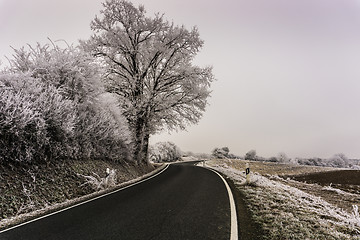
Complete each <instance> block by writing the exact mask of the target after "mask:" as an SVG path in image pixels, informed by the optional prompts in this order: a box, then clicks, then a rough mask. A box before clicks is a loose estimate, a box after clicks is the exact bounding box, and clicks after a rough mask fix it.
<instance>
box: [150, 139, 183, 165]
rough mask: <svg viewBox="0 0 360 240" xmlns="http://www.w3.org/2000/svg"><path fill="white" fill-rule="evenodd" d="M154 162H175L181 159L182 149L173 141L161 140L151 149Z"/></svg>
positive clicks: (151, 157) (151, 158)
mask: <svg viewBox="0 0 360 240" xmlns="http://www.w3.org/2000/svg"><path fill="white" fill-rule="evenodd" d="M149 156H150V160H152V161H153V162H175V161H177V160H179V159H181V150H180V149H179V148H178V147H177V146H176V145H175V144H174V143H172V142H159V143H156V144H155V145H154V146H150V149H149Z"/></svg>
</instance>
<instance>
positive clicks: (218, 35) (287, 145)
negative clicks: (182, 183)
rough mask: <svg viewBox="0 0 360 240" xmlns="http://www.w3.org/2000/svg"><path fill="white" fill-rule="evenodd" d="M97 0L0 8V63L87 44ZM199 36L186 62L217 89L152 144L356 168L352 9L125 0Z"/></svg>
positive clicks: (9, 2)
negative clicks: (195, 114) (200, 111)
mask: <svg viewBox="0 0 360 240" xmlns="http://www.w3.org/2000/svg"><path fill="white" fill-rule="evenodd" d="M101 2H102V1H99V0H91V1H89V0H62V1H57V0H31V1H29V0H0V36H1V37H0V55H1V56H0V59H1V61H2V62H3V63H4V64H6V59H5V58H4V55H6V56H11V53H12V50H11V48H10V46H13V47H15V48H19V47H20V46H23V45H25V44H27V43H30V44H34V43H36V42H41V43H46V42H47V37H49V38H51V39H52V40H58V39H64V40H66V41H67V42H68V43H70V44H71V43H74V44H77V40H78V39H87V38H88V37H89V36H90V34H91V31H90V27H89V23H90V21H91V20H92V19H93V18H94V16H95V15H96V14H98V13H99V11H100V9H101ZM133 3H134V4H135V5H138V4H143V5H144V6H145V9H147V12H148V14H149V15H153V14H154V12H160V13H165V17H166V18H167V19H168V20H173V21H174V23H175V24H179V25H181V24H184V25H185V26H187V27H188V28H190V27H192V26H198V28H199V31H200V36H201V38H202V39H203V40H204V41H205V45H204V48H203V49H202V50H201V53H200V54H199V55H198V57H197V58H196V60H195V63H196V64H197V65H200V66H207V65H212V66H213V67H214V74H215V76H216V78H217V81H216V82H215V83H214V84H213V86H212V90H213V93H212V97H211V99H210V100H209V106H208V108H207V111H206V112H205V114H204V116H203V118H202V119H201V120H200V122H199V124H198V125H195V126H190V127H189V128H188V131H187V132H173V133H171V135H168V134H167V133H164V134H161V135H158V136H154V137H152V142H157V141H172V142H174V143H175V144H177V145H178V146H179V147H180V148H181V149H182V150H184V151H193V152H205V153H210V152H211V150H212V149H214V148H215V147H223V146H227V147H229V149H230V152H232V153H235V154H238V155H244V154H245V153H246V152H247V151H249V150H251V149H255V150H256V151H257V153H258V155H260V156H264V157H270V156H275V155H277V153H279V152H285V153H286V154H287V155H288V156H290V157H330V156H332V155H333V154H335V153H344V154H346V155H347V156H348V157H354V158H355V157H356V158H360V1H359V0H346V1H345V0H292V1H289V0H222V1H218V0H213V1H209V0H176V1H169V0H134V1H133Z"/></svg>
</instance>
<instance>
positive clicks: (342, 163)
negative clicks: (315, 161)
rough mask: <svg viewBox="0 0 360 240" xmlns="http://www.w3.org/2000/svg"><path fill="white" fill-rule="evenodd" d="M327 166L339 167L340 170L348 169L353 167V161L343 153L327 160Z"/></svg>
mask: <svg viewBox="0 0 360 240" xmlns="http://www.w3.org/2000/svg"><path fill="white" fill-rule="evenodd" d="M327 166H329V167H338V168H348V167H351V161H350V160H349V159H348V158H347V157H346V156H345V154H343V153H338V154H335V155H334V156H332V157H331V158H329V159H327Z"/></svg>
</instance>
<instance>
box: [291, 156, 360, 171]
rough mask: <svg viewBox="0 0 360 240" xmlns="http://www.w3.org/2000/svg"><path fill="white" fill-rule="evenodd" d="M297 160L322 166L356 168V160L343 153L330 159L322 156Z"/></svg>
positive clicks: (302, 163)
mask: <svg viewBox="0 0 360 240" xmlns="http://www.w3.org/2000/svg"><path fill="white" fill-rule="evenodd" d="M296 162H297V163H298V164H301V165H310V166H321V167H336V168H354V169H356V167H357V166H356V162H355V160H351V159H348V158H347V157H346V156H345V155H344V154H343V153H338V154H335V155H334V156H333V157H331V158H328V159H321V158H308V159H302V158H297V159H296Z"/></svg>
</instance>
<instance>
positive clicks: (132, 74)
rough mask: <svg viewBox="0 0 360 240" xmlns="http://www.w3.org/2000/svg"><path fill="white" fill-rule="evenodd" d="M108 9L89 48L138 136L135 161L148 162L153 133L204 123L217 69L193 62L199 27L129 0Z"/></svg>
mask: <svg viewBox="0 0 360 240" xmlns="http://www.w3.org/2000/svg"><path fill="white" fill-rule="evenodd" d="M103 7H104V9H103V10H102V11H101V17H96V18H95V19H94V20H93V21H92V23H91V28H92V30H93V31H94V35H93V36H92V37H91V38H90V40H89V41H87V42H84V47H85V48H86V49H88V50H89V51H90V52H91V53H92V54H93V55H94V56H96V57H98V58H99V59H100V62H101V64H102V65H103V66H104V67H105V68H106V75H105V81H106V83H107V87H108V91H109V92H111V93H115V94H117V95H118V96H119V98H120V100H121V107H122V108H123V110H124V115H125V117H126V118H127V121H128V123H129V125H130V128H131V130H132V133H133V139H134V142H135V148H134V153H133V156H134V160H135V161H136V162H137V163H139V164H140V163H146V162H147V152H148V142H149V136H150V134H154V133H156V132H157V131H161V130H163V129H165V128H167V129H169V130H175V129H184V128H185V127H186V126H187V125H188V124H195V123H197V122H198V121H199V119H200V117H201V116H202V113H203V112H204V111H205V107H206V105H207V100H206V99H207V98H208V97H209V95H210V90H209V88H210V83H211V82H212V81H213V79H214V77H213V74H212V68H211V67H205V68H200V67H198V66H194V65H193V64H192V61H193V59H194V57H195V56H196V54H197V53H198V52H199V50H200V48H201V47H202V45H203V41H202V40H201V39H200V37H199V33H198V30H197V28H195V27H194V28H192V29H191V30H187V29H186V28H185V27H184V26H181V27H180V26H176V25H174V24H173V23H172V22H168V21H166V20H164V18H163V15H160V14H155V16H154V17H152V18H150V17H147V16H146V15H145V13H146V12H145V9H144V7H143V6H139V7H135V6H134V5H133V4H132V3H131V2H129V1H126V0H108V1H106V2H105V3H103Z"/></svg>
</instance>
